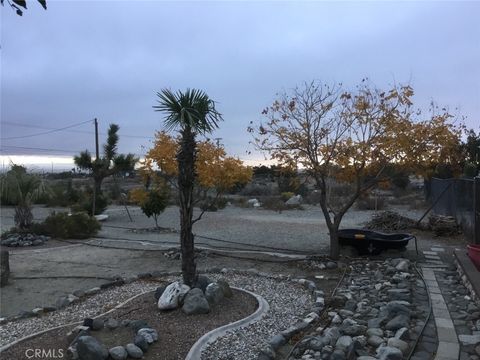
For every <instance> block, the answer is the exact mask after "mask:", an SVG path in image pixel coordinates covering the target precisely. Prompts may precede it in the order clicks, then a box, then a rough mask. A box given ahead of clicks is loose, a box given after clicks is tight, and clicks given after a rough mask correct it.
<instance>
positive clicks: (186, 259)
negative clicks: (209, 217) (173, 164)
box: [177, 127, 196, 286]
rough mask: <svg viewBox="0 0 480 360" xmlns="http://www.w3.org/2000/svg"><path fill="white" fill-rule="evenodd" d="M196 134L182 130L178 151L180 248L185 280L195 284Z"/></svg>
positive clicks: (189, 283) (188, 129) (189, 284)
mask: <svg viewBox="0 0 480 360" xmlns="http://www.w3.org/2000/svg"><path fill="white" fill-rule="evenodd" d="M195 151H196V143H195V135H194V134H193V133H192V131H191V129H190V128H189V127H186V128H185V129H183V130H182V140H181V143H180V148H179V151H178V153H177V162H178V190H179V196H180V248H181V252H182V275H183V282H184V283H185V284H186V285H188V286H193V284H194V283H195V280H196V265H195V246H194V236H193V233H192V225H193V224H192V218H193V187H194V183H195V155H196V154H195Z"/></svg>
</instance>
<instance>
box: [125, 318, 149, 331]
mask: <svg viewBox="0 0 480 360" xmlns="http://www.w3.org/2000/svg"><path fill="white" fill-rule="evenodd" d="M128 326H129V327H131V328H132V329H133V331H135V333H136V332H138V330H140V329H141V328H148V324H147V322H146V321H145V320H133V321H130V323H129V324H128Z"/></svg>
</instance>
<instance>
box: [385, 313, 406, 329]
mask: <svg viewBox="0 0 480 360" xmlns="http://www.w3.org/2000/svg"><path fill="white" fill-rule="evenodd" d="M409 323H410V318H409V317H408V316H406V315H397V316H395V317H394V318H393V319H392V320H390V321H389V322H388V323H387V324H386V325H385V328H386V329H387V330H398V329H401V328H403V327H408V326H409Z"/></svg>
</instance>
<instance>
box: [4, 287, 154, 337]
mask: <svg viewBox="0 0 480 360" xmlns="http://www.w3.org/2000/svg"><path fill="white" fill-rule="evenodd" d="M157 286H158V284H155V283H153V282H143V281H137V282H134V283H131V284H128V285H124V286H121V287H113V288H109V289H106V290H104V291H101V292H100V293H97V294H95V295H93V296H91V297H89V298H87V299H86V300H85V301H82V302H79V303H77V304H72V305H71V306H68V307H66V308H65V309H62V310H58V311H54V312H51V313H47V314H45V315H43V316H41V317H39V318H29V319H24V320H19V321H15V322H9V323H7V324H4V325H2V326H0V346H4V345H6V344H8V343H11V342H13V341H15V340H18V339H21V338H23V337H25V336H28V335H31V334H34V333H36V332H39V331H42V330H46V329H49V328H52V327H56V326H60V325H64V324H69V323H73V322H77V321H83V319H85V318H87V317H94V316H97V315H100V314H102V313H104V312H106V311H108V310H110V309H112V308H113V307H115V306H117V305H119V304H121V303H122V302H124V301H126V300H127V299H129V298H131V297H132V296H135V295H138V294H140V293H142V292H146V291H153V290H155V289H156V288H157Z"/></svg>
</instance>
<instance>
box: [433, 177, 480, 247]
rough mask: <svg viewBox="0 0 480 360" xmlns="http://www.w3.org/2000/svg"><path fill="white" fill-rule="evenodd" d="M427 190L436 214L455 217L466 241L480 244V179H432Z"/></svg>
mask: <svg viewBox="0 0 480 360" xmlns="http://www.w3.org/2000/svg"><path fill="white" fill-rule="evenodd" d="M426 190H427V199H428V201H429V202H430V204H433V212H434V213H435V214H438V215H446V216H453V217H454V218H455V219H456V221H457V224H459V225H460V226H461V228H462V230H463V233H464V234H465V237H466V239H467V240H468V241H470V242H472V243H480V233H479V230H478V225H479V223H480V219H479V217H480V216H479V211H480V204H479V201H478V196H479V194H480V179H478V178H477V179H437V178H432V180H431V181H430V183H429V184H428V186H427V187H426ZM476 228H477V229H476Z"/></svg>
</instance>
